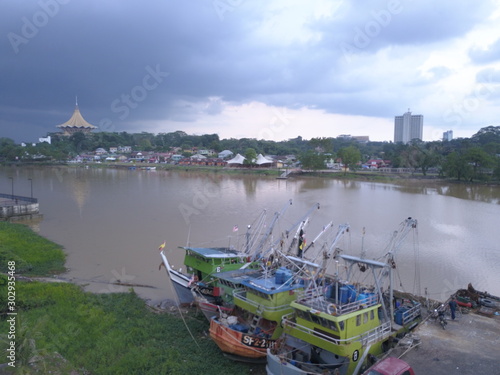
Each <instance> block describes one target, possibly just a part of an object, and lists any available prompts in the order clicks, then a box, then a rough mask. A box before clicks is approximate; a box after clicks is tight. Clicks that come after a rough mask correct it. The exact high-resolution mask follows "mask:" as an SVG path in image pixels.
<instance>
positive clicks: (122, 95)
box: [0, 0, 500, 142]
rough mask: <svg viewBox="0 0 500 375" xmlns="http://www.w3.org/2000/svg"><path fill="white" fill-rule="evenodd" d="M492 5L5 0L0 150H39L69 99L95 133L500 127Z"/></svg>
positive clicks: (233, 134) (436, 135)
mask: <svg viewBox="0 0 500 375" xmlns="http://www.w3.org/2000/svg"><path fill="white" fill-rule="evenodd" d="M499 25H500V2H499V0H496V1H485V0H482V1H468V0H467V1H464V0H443V1H436V0H418V1H417V0H413V1H411V0H385V1H361V0H340V1H334V0H307V1H306V0H303V1H298V0H296V1H291V0H262V1H259V0H192V1H185V0H173V1H171V0H161V1H160V0H150V1H141V2H139V1H137V0H136V1H127V0H99V1H97V0H85V1H76V0H38V1H29V0H23V1H20V0H2V1H1V2H0V35H1V42H0V66H1V72H2V74H1V76H0V137H9V138H12V139H14V140H15V141H16V142H21V141H25V142H33V141H37V140H38V138H39V137H43V136H45V135H46V134H47V132H53V131H57V128H56V127H55V126H56V125H58V124H61V123H63V122H65V121H67V120H68V119H69V118H70V116H71V115H72V113H73V110H74V107H75V96H78V105H79V108H80V111H81V113H82V115H83V116H84V118H85V119H86V120H87V121H88V122H90V123H91V124H94V125H96V126H98V127H99V130H100V131H113V132H121V131H126V132H129V133H137V132H143V131H145V132H151V133H155V134H157V133H161V132H165V133H167V132H172V131H176V130H183V131H185V132H186V133H188V134H212V133H217V134H219V137H220V138H221V139H222V138H243V137H246V138H257V139H270V140H275V141H279V140H284V139H285V140H286V139H289V138H295V137H297V136H302V137H303V138H305V139H310V138H313V137H336V136H338V135H340V134H351V135H367V136H369V137H370V140H372V141H393V139H394V116H396V115H402V114H403V113H404V112H406V111H408V109H410V111H411V112H412V113H413V114H421V115H423V116H424V140H425V141H431V140H438V139H440V138H441V137H442V133H443V132H444V131H446V130H453V132H454V136H455V138H456V137H470V136H471V135H473V134H474V133H476V132H477V131H478V130H479V129H480V128H482V127H484V126H488V125H499V123H500V26H499Z"/></svg>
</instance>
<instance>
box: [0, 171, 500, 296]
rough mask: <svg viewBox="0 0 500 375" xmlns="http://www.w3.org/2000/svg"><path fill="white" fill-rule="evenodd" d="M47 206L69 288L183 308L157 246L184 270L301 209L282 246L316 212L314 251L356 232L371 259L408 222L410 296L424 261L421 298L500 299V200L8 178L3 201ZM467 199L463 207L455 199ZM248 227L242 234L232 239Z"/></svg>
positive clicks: (156, 176)
mask: <svg viewBox="0 0 500 375" xmlns="http://www.w3.org/2000/svg"><path fill="white" fill-rule="evenodd" d="M9 176H12V177H13V178H14V184H15V194H18V195H26V196H29V195H30V183H29V181H28V178H32V180H33V191H34V196H35V197H36V198H39V201H40V211H41V213H42V214H43V216H44V218H43V220H42V221H41V222H39V223H36V222H34V227H35V229H37V228H38V229H37V230H39V232H40V234H42V235H44V236H46V237H48V238H49V239H51V240H53V241H55V242H57V243H59V244H61V245H63V246H64V248H65V251H66V252H67V254H68V258H67V266H68V268H69V269H70V270H69V272H68V277H71V278H73V279H74V280H75V281H77V282H80V283H82V284H89V285H88V286H87V287H86V288H87V289H88V290H92V291H98V292H101V291H125V290H126V289H123V290H121V289H120V290H118V289H119V287H117V286H110V285H109V284H108V283H109V282H110V281H111V282H112V281H117V280H121V281H122V282H127V283H131V284H141V285H150V286H151V287H152V288H136V291H137V292H138V293H139V294H140V295H141V296H143V297H144V298H149V299H154V300H159V299H164V298H168V297H172V296H173V291H172V289H171V286H170V284H169V282H168V281H167V276H166V274H165V272H164V270H161V271H159V270H158V266H159V264H160V257H159V255H158V250H157V249H158V246H159V244H161V243H162V242H163V241H166V243H167V249H168V254H169V257H171V258H172V259H173V262H174V264H175V265H176V266H177V268H180V267H181V266H182V259H183V252H182V250H180V249H178V246H183V245H186V244H187V243H190V244H193V245H196V244H201V243H204V244H206V245H219V246H220V245H228V244H237V243H239V241H242V239H241V236H243V235H244V230H243V228H246V227H247V225H249V224H251V220H253V219H254V218H255V217H257V216H258V214H259V213H260V212H261V211H262V210H264V209H267V210H268V215H269V217H271V216H272V215H273V214H274V212H275V211H277V210H280V209H281V208H282V207H283V205H284V204H285V202H287V201H288V200H289V199H292V200H293V205H292V207H291V208H290V209H289V212H287V215H286V216H285V217H284V218H283V219H282V220H281V221H280V222H279V224H278V225H277V226H276V229H275V232H274V233H273V236H280V235H281V234H282V233H284V232H285V231H286V229H287V228H289V227H290V225H291V224H292V223H293V222H295V221H296V220H298V219H300V218H301V216H302V215H303V214H304V213H305V212H306V211H307V210H308V209H309V208H310V207H312V206H313V205H314V204H315V203H316V202H319V203H320V206H321V209H320V210H318V212H316V213H315V217H314V218H313V220H312V221H311V224H310V226H309V227H308V228H307V229H306V238H307V240H308V241H312V239H313V238H314V237H315V236H316V234H317V233H318V232H319V231H320V230H321V228H322V226H323V225H325V224H327V223H328V222H330V221H332V220H333V223H334V225H335V226H337V225H338V224H340V223H349V224H350V225H351V233H350V237H349V241H347V242H346V244H345V246H344V250H345V252H346V253H351V254H354V255H360V253H361V246H362V241H361V233H362V228H363V227H365V228H366V235H365V238H364V241H363V250H364V251H365V252H366V256H367V257H369V258H372V259H376V258H379V257H380V256H383V255H384V253H385V252H386V248H387V244H388V243H389V242H390V240H391V237H392V232H393V231H394V230H395V229H396V228H397V226H398V224H399V223H400V222H401V221H402V220H403V219H405V218H406V217H409V216H411V217H414V218H416V219H418V221H419V237H420V238H419V246H418V247H417V248H413V247H412V246H411V243H412V241H413V239H409V241H408V246H406V245H405V246H404V247H402V248H401V249H400V250H399V251H398V254H397V257H396V258H397V261H398V275H399V277H400V278H401V280H402V282H403V283H404V284H409V285H408V286H407V287H406V290H409V291H411V288H412V287H413V278H414V274H415V259H416V257H415V252H416V251H418V259H420V261H419V265H420V272H421V286H422V289H424V288H427V290H428V292H429V294H430V296H431V297H435V298H440V299H445V298H447V297H448V295H449V293H451V292H452V291H453V290H454V289H458V288H462V287H464V286H466V285H467V284H468V283H469V282H472V283H473V285H474V286H475V287H476V288H477V289H479V290H488V291H489V292H490V293H493V294H500V273H498V269H499V268H500V246H499V245H498V241H497V238H498V236H497V232H498V228H499V227H500V207H499V205H498V203H499V198H500V188H499V187H492V186H468V185H462V184H449V185H446V184H442V183H434V182H433V183H432V184H429V183H428V182H417V183H415V182H414V181H411V182H410V181H401V182H399V181H398V183H397V184H396V183H374V182H362V181H348V180H335V179H328V178H309V177H307V178H301V177H294V178H289V179H288V180H279V179H275V178H273V177H269V176H265V177H258V176H251V175H240V176H229V175H225V174H223V173H199V172H192V171H179V172H166V171H155V172H154V171H143V170H135V171H129V170H118V169H99V168H89V169H85V168H66V167H59V168H56V167H53V168H49V167H47V168H34V167H22V168H21V167H14V168H7V167H4V168H0V192H10V189H11V185H10V184H11V180H10V179H9V178H8V177H9ZM456 198H460V199H456ZM235 225H237V226H238V227H239V228H241V229H240V231H239V232H237V233H235V232H233V230H232V229H233V228H234V226H235Z"/></svg>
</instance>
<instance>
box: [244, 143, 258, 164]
mask: <svg viewBox="0 0 500 375" xmlns="http://www.w3.org/2000/svg"><path fill="white" fill-rule="evenodd" d="M256 160H257V152H255V149H253V148H251V147H249V148H247V149H246V150H245V162H244V164H246V165H253V164H255V161H256Z"/></svg>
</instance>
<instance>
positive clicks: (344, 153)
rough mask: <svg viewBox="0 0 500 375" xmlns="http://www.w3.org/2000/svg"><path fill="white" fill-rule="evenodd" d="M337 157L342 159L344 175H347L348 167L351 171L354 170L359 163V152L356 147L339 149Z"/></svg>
mask: <svg viewBox="0 0 500 375" xmlns="http://www.w3.org/2000/svg"><path fill="white" fill-rule="evenodd" d="M338 155H339V157H340V158H341V159H342V164H344V174H347V168H348V167H349V169H350V170H352V171H353V170H355V169H356V168H357V167H358V163H359V162H360V161H361V152H360V151H359V149H358V148H357V147H356V146H348V147H344V148H341V149H340V150H339V152H338Z"/></svg>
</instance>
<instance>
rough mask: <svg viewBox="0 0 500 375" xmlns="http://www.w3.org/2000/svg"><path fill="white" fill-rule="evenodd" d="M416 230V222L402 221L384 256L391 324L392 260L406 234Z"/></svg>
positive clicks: (392, 303)
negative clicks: (387, 275)
mask: <svg viewBox="0 0 500 375" xmlns="http://www.w3.org/2000/svg"><path fill="white" fill-rule="evenodd" d="M416 228H417V220H415V219H412V218H411V217H409V218H408V219H406V220H405V221H403V222H402V223H401V224H400V226H399V229H398V230H396V231H394V233H393V236H392V238H391V241H390V242H389V245H388V248H389V251H388V252H387V254H386V257H387V265H388V266H389V306H390V312H391V314H390V315H391V322H394V287H393V282H394V280H393V279H394V275H393V271H392V270H393V269H394V268H396V262H395V260H394V256H395V255H396V252H397V251H399V249H400V248H401V245H402V243H403V241H404V240H405V238H406V237H407V236H408V233H410V231H411V230H412V229H416Z"/></svg>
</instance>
